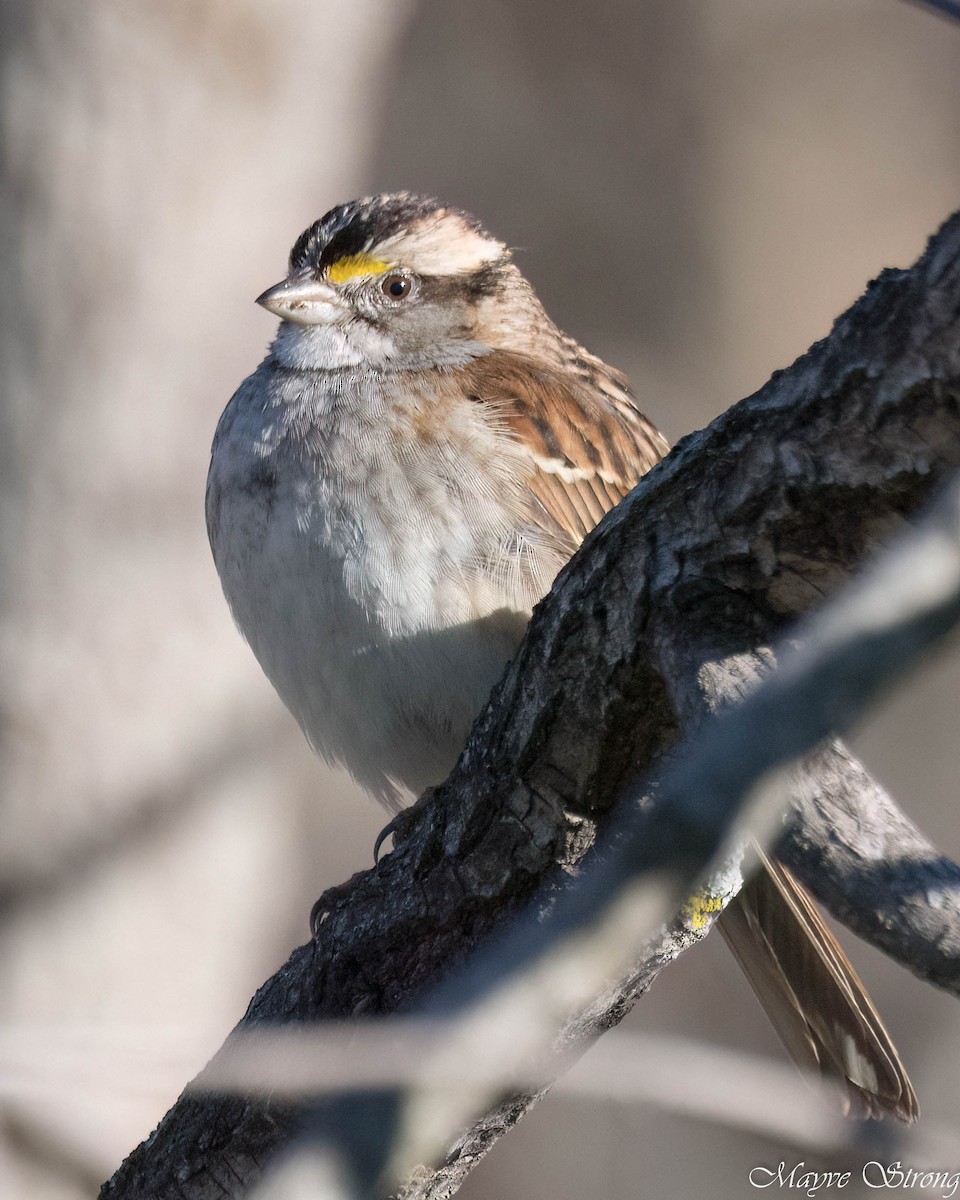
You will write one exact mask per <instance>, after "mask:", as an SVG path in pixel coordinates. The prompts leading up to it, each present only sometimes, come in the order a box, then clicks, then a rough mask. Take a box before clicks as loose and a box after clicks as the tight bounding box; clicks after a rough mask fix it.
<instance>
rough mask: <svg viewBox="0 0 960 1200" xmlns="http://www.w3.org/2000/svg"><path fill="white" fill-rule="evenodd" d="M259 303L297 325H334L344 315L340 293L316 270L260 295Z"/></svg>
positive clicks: (277, 285) (290, 278)
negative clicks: (319, 275)
mask: <svg viewBox="0 0 960 1200" xmlns="http://www.w3.org/2000/svg"><path fill="white" fill-rule="evenodd" d="M257 303H258V304H262V305H263V307H264V308H265V309H266V310H267V311H268V312H272V313H273V314H274V315H275V316H277V317H280V318H281V320H283V321H292V322H293V323H294V325H332V324H333V323H334V322H335V321H336V320H337V319H338V318H339V317H340V316H341V315H342V313H343V308H342V305H341V302H340V298H339V296H338V295H337V293H336V292H335V291H334V289H333V288H332V287H331V286H330V284H329V283H325V282H324V281H323V280H322V279H319V278H318V277H317V275H316V273H315V272H313V271H308V272H297V274H296V275H288V276H287V278H286V279H284V280H283V282H282V283H277V284H275V285H274V286H273V287H271V288H267V290H266V291H265V292H264V293H263V295H262V296H258V297H257Z"/></svg>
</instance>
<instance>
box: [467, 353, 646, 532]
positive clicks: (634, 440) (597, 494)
mask: <svg viewBox="0 0 960 1200" xmlns="http://www.w3.org/2000/svg"><path fill="white" fill-rule="evenodd" d="M564 347H565V348H566V349H567V350H568V351H569V353H570V355H571V369H570V370H569V371H565V370H562V369H557V368H553V367H550V366H545V365H544V364H543V363H540V362H537V361H534V360H533V359H531V358H529V357H527V356H526V355H523V354H519V353H516V352H514V351H510V350H494V351H492V352H491V353H490V354H487V355H484V356H483V357H482V358H478V359H475V360H474V361H473V362H472V363H471V364H470V365H469V366H468V367H466V368H464V373H465V376H466V378H465V383H466V386H467V391H468V394H469V395H470V396H471V398H472V399H474V400H475V401H477V402H479V403H482V404H485V405H487V406H489V408H490V409H491V410H492V411H493V412H494V413H495V414H496V415H497V417H498V418H499V419H500V420H501V421H502V422H503V423H504V425H505V426H506V427H507V428H508V429H509V431H510V433H511V434H512V435H513V437H514V438H516V440H517V441H518V442H519V443H520V445H521V446H522V447H523V448H524V450H525V451H526V452H527V453H528V454H529V456H530V460H531V464H532V466H533V471H532V474H531V476H530V479H529V481H528V485H529V488H530V492H531V498H532V499H533V500H534V501H535V504H536V505H537V506H539V508H540V509H541V510H542V514H543V516H544V517H546V518H547V520H548V521H550V522H553V523H554V524H556V525H557V526H559V528H560V529H561V530H562V531H563V533H564V534H566V535H567V537H569V538H570V540H571V541H572V543H573V544H574V545H576V544H578V543H579V542H580V541H582V540H583V538H584V537H586V535H587V534H588V533H589V532H590V530H591V529H592V528H593V527H594V526H595V525H596V524H597V523H598V522H599V521H600V519H601V518H602V517H603V516H604V514H605V513H607V512H609V510H610V509H611V508H613V507H614V505H616V504H617V503H619V501H620V500H622V499H623V497H624V496H625V495H626V494H627V492H629V491H630V489H631V488H632V487H633V486H634V484H635V483H636V482H637V480H638V479H640V477H641V476H642V475H644V474H646V472H647V471H649V470H650V468H651V467H652V466H654V465H655V464H656V463H657V462H659V461H660V459H661V458H662V457H663V456H664V454H666V452H667V449H668V446H667V443H666V441H665V440H664V438H663V437H662V436H661V434H660V433H659V432H658V431H657V429H656V428H655V426H654V425H653V424H652V423H651V422H650V421H648V420H647V418H646V417H645V416H644V415H643V413H642V412H641V411H640V409H639V408H638V407H637V403H636V400H635V399H634V397H633V395H632V393H631V392H630V388H629V386H628V384H627V381H626V379H625V378H624V377H623V376H622V375H620V373H619V372H617V371H614V370H613V369H612V368H610V367H607V366H606V365H605V364H604V363H602V362H601V361H600V360H599V359H597V358H594V357H593V356H592V355H588V354H587V352H586V351H585V350H581V349H580V348H579V347H577V346H576V343H574V342H564ZM571 348H572V349H571Z"/></svg>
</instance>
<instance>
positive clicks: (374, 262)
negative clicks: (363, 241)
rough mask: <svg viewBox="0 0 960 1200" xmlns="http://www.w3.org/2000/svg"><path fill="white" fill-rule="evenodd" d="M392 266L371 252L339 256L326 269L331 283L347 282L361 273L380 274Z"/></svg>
mask: <svg viewBox="0 0 960 1200" xmlns="http://www.w3.org/2000/svg"><path fill="white" fill-rule="evenodd" d="M389 266H390V264H389V263H385V262H381V260H380V259H379V258H374V257H373V256H372V255H370V254H349V255H347V257H346V258H338V259H337V261H336V262H332V263H331V264H330V266H329V267H327V270H326V276H327V278H328V279H329V280H330V282H331V283H347V282H348V281H349V280H351V279H356V278H357V277H358V276H360V275H380V274H382V273H383V272H384V271H386V269H387V268H388V267H389Z"/></svg>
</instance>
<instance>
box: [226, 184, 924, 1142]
mask: <svg viewBox="0 0 960 1200" xmlns="http://www.w3.org/2000/svg"><path fill="white" fill-rule="evenodd" d="M259 303H260V304H262V305H263V306H264V307H265V308H267V309H268V310H269V311H270V312H272V313H275V314H276V315H277V316H279V317H280V318H281V324H280V328H279V330H278V332H277V336H276V338H275V339H274V342H273V344H272V346H271V347H270V350H269V352H268V354H267V357H266V358H265V359H264V361H263V362H262V363H261V364H260V366H259V367H258V368H257V370H256V371H255V372H254V373H253V374H252V375H251V376H250V377H249V378H248V379H247V380H245V382H244V383H243V384H241V386H240V388H239V390H238V391H237V392H236V394H235V395H234V397H233V398H232V400H231V401H230V403H229V404H228V405H227V408H226V410H225V412H224V414H223V416H222V418H221V420H220V425H219V427H218V429H217V434H216V438H215V441H214V444H213V456H212V461H211V465H210V475H209V480H208V488H207V525H208V529H209V533H210V542H211V545H212V547H213V554H214V559H215V560H216V564H217V570H218V571H219V573H220V578H221V580H222V583H223V589H224V592H225V593H226V597H227V601H228V603H229V605H230V608H231V611H232V612H233V615H234V618H235V619H236V621H237V624H238V625H239V627H240V629H241V631H242V632H243V634H244V636H245V637H246V639H247V641H248V642H249V643H250V645H251V647H252V649H253V651H254V653H255V654H256V656H257V658H258V659H259V661H260V664H261V666H262V667H263V669H264V671H265V672H266V674H267V675H268V677H269V678H270V680H271V681H272V683H273V684H274V686H275V687H276V689H277V691H278V692H279V693H280V696H281V697H282V699H283V700H284V702H285V703H286V705H287V706H288V708H290V710H291V711H292V712H293V714H294V716H295V717H296V718H297V720H298V721H299V723H300V725H301V727H302V728H303V730H304V732H305V733H306V735H307V738H308V739H309V741H310V743H311V745H312V746H313V747H314V748H315V749H316V750H317V751H318V752H319V753H320V754H321V755H323V757H324V758H326V759H328V760H330V761H332V762H337V763H342V764H343V765H344V766H346V767H347V768H348V769H349V770H350V771H351V772H352V774H353V775H354V776H355V777H356V778H357V779H358V780H359V781H360V782H361V783H362V784H363V785H364V786H365V787H366V788H367V789H368V790H369V791H370V792H371V793H372V794H373V795H374V796H376V797H377V798H378V799H379V800H381V801H382V802H384V803H385V804H386V805H388V806H389V807H392V808H396V807H397V806H398V805H399V804H400V803H401V802H402V800H403V798H404V795H405V793H412V794H414V795H416V794H419V793H420V792H421V791H422V790H423V789H424V788H426V787H427V786H429V785H430V784H435V783H438V782H439V781H440V780H442V779H443V778H444V777H445V776H446V775H447V774H448V772H449V771H450V769H451V767H452V766H453V764H454V762H455V760H456V757H457V754H458V753H459V751H460V750H461V748H462V746H463V743H464V741H465V740H466V735H467V732H468V730H469V728H470V724H471V722H472V720H473V718H474V717H475V716H476V715H477V713H478V712H479V710H480V708H481V707H482V705H483V703H484V701H485V700H486V699H487V696H488V694H489V692H490V689H491V687H492V686H493V684H494V683H495V682H496V680H497V678H498V677H499V675H500V674H501V673H502V671H503V668H504V665H505V664H506V662H507V660H508V659H509V658H510V657H511V656H512V654H513V653H514V651H515V649H516V647H517V645H518V643H519V641H520V639H521V637H522V635H523V632H524V629H525V627H526V624H527V621H528V618H529V615H530V610H531V608H532V606H533V605H534V604H535V603H536V601H538V600H539V599H540V598H541V597H542V596H543V595H544V594H545V593H546V592H547V591H548V590H549V588H550V585H551V583H552V582H553V579H554V577H555V576H556V574H557V572H558V570H559V569H560V567H561V566H562V565H563V564H564V563H565V562H566V561H567V559H568V558H569V557H570V555H571V554H572V552H573V551H574V549H575V548H576V547H577V545H578V544H579V542H580V541H581V540H582V538H583V537H584V536H585V535H586V533H587V532H588V531H589V530H590V529H591V528H592V527H593V526H594V525H595V524H596V523H597V522H598V521H599V520H600V518H601V517H602V516H603V514H604V513H605V512H606V511H607V510H608V509H610V508H612V507H613V506H614V505H615V504H616V503H617V502H618V500H620V499H621V498H622V497H623V496H624V495H625V494H626V493H627V492H628V491H629V490H630V488H631V487H632V486H633V485H634V484H635V483H636V481H637V480H638V479H639V477H640V476H641V475H643V474H644V473H645V472H646V471H647V470H649V468H650V467H652V466H653V465H654V464H655V463H656V462H657V461H658V460H659V459H660V458H661V457H662V456H663V455H664V454H665V453H666V450H667V444H666V442H665V441H664V439H663V438H662V437H661V435H660V434H659V433H658V432H657V430H656V429H655V428H654V426H653V425H652V424H651V423H650V422H649V421H648V420H647V418H646V417H645V416H644V415H643V414H642V413H641V412H640V410H639V408H638V407H637V404H636V401H635V399H634V397H633V395H632V393H631V392H630V389H629V385H628V383H627V381H626V379H625V378H624V377H623V376H622V375H621V374H620V373H619V372H617V371H614V370H612V369H611V368H610V367H608V366H606V364H604V363H603V362H601V361H600V360H599V359H597V358H595V357H594V356H593V355H591V354H588V353H587V352H586V351H585V350H584V349H583V348H582V347H580V346H579V345H577V343H576V342H574V341H573V340H572V339H570V338H568V337H566V336H565V335H564V334H562V333H561V332H560V331H559V330H558V329H557V327H556V326H555V325H554V324H553V322H552V321H551V320H550V318H549V317H548V316H547V315H546V313H545V312H544V310H543V308H542V307H541V305H540V302H539V301H538V299H537V297H536V295H535V294H534V291H533V289H532V288H531V286H530V284H529V283H528V282H527V281H526V279H524V277H523V276H522V275H521V274H520V272H519V270H518V269H517V268H516V266H515V265H514V264H513V263H512V261H511V258H510V254H509V252H508V250H507V249H506V247H505V246H504V245H503V244H502V243H501V242H499V241H497V240H496V239H495V238H493V237H491V236H490V235H489V234H488V233H486V231H485V230H484V229H483V228H482V227H481V226H480V225H479V224H478V223H477V221H475V220H474V219H473V218H472V217H470V216H468V215H466V214H465V213H463V212H461V211H459V210H457V209H455V208H450V207H446V206H443V205H440V204H438V203H437V202H436V201H434V200H429V199H425V198H422V197H418V196H412V195H408V194H406V193H401V194H396V195H385V196H374V197H370V198H366V199H363V200H358V201H355V202H352V203H349V204H344V205H341V206H339V207H337V208H334V209H333V210H331V211H330V212H329V213H327V215H326V216H325V217H323V218H322V219H321V220H319V221H317V222H316V223H315V224H314V225H312V226H310V228H309V229H307V230H306V231H305V233H304V234H303V235H302V236H301V237H300V238H299V239H298V241H297V243H296V245H295V246H294V248H293V251H292V252H291V255H290V272H289V275H288V276H287V278H286V279H285V280H284V281H283V282H282V283H280V284H278V285H277V286H276V287H273V288H270V289H269V290H268V291H266V292H264V294H263V295H262V296H260V298H259ZM721 927H722V928H723V930H724V933H725V935H726V937H727V940H728V941H729V942H730V943H731V945H732V947H733V949H734V952H735V954H736V957H737V959H738V961H739V962H740V964H741V966H743V968H744V970H745V971H746V974H747V976H748V978H749V979H750V981H751V983H752V984H753V986H754V988H755V990H756V991H757V993H758V995H759V996H760V999H761V1001H762V1002H763V1004H764V1007H765V1008H766V1009H767V1011H768V1013H769V1014H770V1016H771V1018H772V1020H773V1023H774V1025H775V1027H776V1028H777V1030H778V1032H779V1033H780V1035H781V1037H782V1038H783V1040H784V1041H785V1043H786V1045H787V1047H788V1049H789V1050H790V1051H791V1053H792V1054H793V1056H794V1057H795V1058H796V1059H797V1060H798V1062H800V1064H801V1065H803V1066H806V1067H811V1068H814V1069H816V1068H818V1067H819V1069H820V1070H821V1071H822V1072H823V1073H824V1074H827V1075H830V1076H833V1077H837V1078H840V1079H845V1080H846V1081H847V1084H848V1089H847V1090H848V1094H849V1096H850V1098H851V1103H852V1106H853V1107H854V1108H855V1109H856V1110H857V1111H858V1112H860V1113H863V1114H869V1115H879V1114H880V1113H881V1112H882V1111H890V1112H893V1113H895V1114H896V1115H897V1116H900V1117H901V1118H904V1119H912V1118H913V1117H915V1115H916V1098H915V1096H914V1093H913V1089H912V1088H911V1086H910V1082H909V1080H908V1079H907V1076H906V1073H905V1072H904V1070H903V1067H902V1065H901V1064H900V1061H899V1058H898V1057H897V1053H896V1051H895V1049H894V1047H893V1045H892V1044H891V1042H890V1039H889V1036H888V1035H887V1033H886V1031H885V1029H884V1028H883V1025H882V1023H881V1022H880V1019H879V1017H878V1016H877V1014H876V1012H875V1010H874V1008H873V1006H872V1004H871V1002H870V1000H869V999H868V997H867V995H866V992H865V991H864V989H863V986H862V984H861V983H860V981H859V979H858V978H857V975H856V973H855V971H854V970H853V967H852V966H851V965H850V963H849V961H848V960H847V958H846V956H845V955H844V953H843V951H842V950H841V949H840V947H839V946H838V945H837V943H836V941H835V940H834V938H833V936H832V934H830V932H829V931H828V930H827V928H826V926H825V925H824V924H823V922H822V921H821V920H820V918H819V916H818V914H817V912H816V909H815V908H814V907H813V904H812V901H810V900H809V898H808V896H807V894H806V893H805V892H804V890H803V889H802V888H801V887H800V885H799V884H798V883H797V882H796V881H795V880H794V879H793V878H792V876H790V875H789V874H788V873H787V872H786V870H785V869H784V868H782V867H781V866H780V865H779V864H777V863H769V864H767V867H766V868H765V869H764V870H762V871H761V873H760V874H759V875H758V876H757V877H756V878H755V879H754V880H753V881H751V883H749V884H748V886H747V887H746V888H745V889H744V892H743V894H742V898H741V899H740V900H739V901H738V902H735V904H734V906H732V907H731V911H730V912H729V913H728V915H726V916H725V917H724V918H723V921H722V924H721Z"/></svg>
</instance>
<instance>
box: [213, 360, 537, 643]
mask: <svg viewBox="0 0 960 1200" xmlns="http://www.w3.org/2000/svg"><path fill="white" fill-rule="evenodd" d="M404 382H405V381H403V380H400V379H398V380H386V381H385V380H383V379H378V380H376V381H375V383H371V381H370V380H369V379H368V380H364V381H359V380H350V379H349V378H341V379H339V380H338V381H337V385H336V387H335V388H332V389H331V390H330V391H329V393H327V394H317V393H316V391H315V390H314V391H312V392H310V393H304V394H302V395H299V396H296V397H295V398H294V399H292V400H291V399H289V398H284V402H283V403H278V404H274V405H271V406H268V407H267V408H265V409H264V411H263V412H262V413H260V414H259V417H258V419H257V420H255V421H254V422H253V424H254V426H255V428H253V429H251V428H250V422H249V421H246V420H241V421H240V422H238V424H239V425H240V426H241V428H239V429H236V432H235V433H234V431H233V430H231V436H230V439H229V440H231V441H234V442H236V447H235V450H234V451H228V454H227V456H226V457H228V458H230V459H238V468H239V472H240V474H241V476H242V479H241V480H239V481H234V483H233V485H232V486H230V487H229V488H227V489H223V492H222V494H223V495H224V496H225V497H229V500H228V501H227V502H228V503H229V504H230V506H231V508H232V510H233V511H232V512H231V513H230V514H229V516H228V519H227V521H226V524H227V526H228V527H229V529H230V530H231V531H232V533H231V536H233V537H234V538H235V539H236V540H238V541H239V542H241V543H244V544H243V545H242V546H238V547H237V552H236V553H235V554H234V558H235V560H236V561H237V562H238V563H242V570H244V571H245V572H247V573H248V574H256V575H259V576H260V577H261V586H262V587H263V588H266V589H268V590H269V589H286V588H293V589H295V590H296V591H297V592H298V593H302V594H303V595H304V596H305V597H309V602H310V603H311V604H312V605H314V606H315V607H316V609H317V612H316V613H315V615H314V620H315V621H316V620H318V619H320V614H321V613H322V614H324V617H323V619H324V620H325V621H326V620H330V621H333V622H334V623H335V624H338V625H341V626H342V625H343V623H344V620H345V615H344V614H345V612H346V611H347V610H349V611H350V612H352V613H353V614H354V617H355V618H356V619H360V620H363V621H365V622H368V623H369V624H370V626H371V627H372V629H373V630H376V629H379V630H382V631H383V632H384V633H385V634H386V635H387V636H405V635H408V634H411V633H414V632H417V631H420V630H424V629H431V628H446V627H449V626H451V625H457V624H460V623H463V622H465V621H471V620H475V619H476V618H478V617H483V616H486V615H488V614H489V613H490V612H493V611H496V610H498V609H501V608H504V607H507V608H512V609H517V610H521V611H522V610H527V609H529V608H530V607H531V606H532V604H533V603H535V601H536V600H537V599H538V598H539V596H540V594H542V592H543V591H544V590H545V587H546V586H549V580H550V577H551V576H550V572H552V571H554V570H555V565H554V564H550V565H549V566H545V569H544V570H543V571H539V570H536V569H534V570H533V571H531V565H532V564H531V562H530V561H529V560H530V557H531V552H532V551H531V547H532V540H531V537H530V536H529V535H528V533H527V532H526V529H527V526H529V524H530V522H529V518H528V516H527V514H526V513H525V512H524V493H523V482H524V479H523V476H524V466H523V464H522V462H521V461H520V460H519V459H518V458H517V456H516V455H515V454H514V452H513V448H512V443H511V441H510V440H509V439H508V438H507V437H505V436H504V435H503V433H502V432H501V431H500V430H499V429H498V428H497V427H496V425H495V424H493V423H492V422H491V421H490V420H489V418H488V416H487V415H486V414H484V413H483V412H482V411H480V410H479V408H478V406H475V405H471V404H469V403H461V404H455V403H452V402H451V401H450V400H449V398H448V397H447V396H446V395H445V394H444V389H443V388H442V387H436V386H435V387H433V388H432V389H430V390H429V391H427V390H424V389H419V390H418V389H415V388H412V387H410V386H409V384H407V386H404ZM441 382H442V380H441ZM223 524H224V522H223V521H221V525H223ZM533 565H534V567H535V565H536V564H533ZM534 576H536V578H534Z"/></svg>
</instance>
